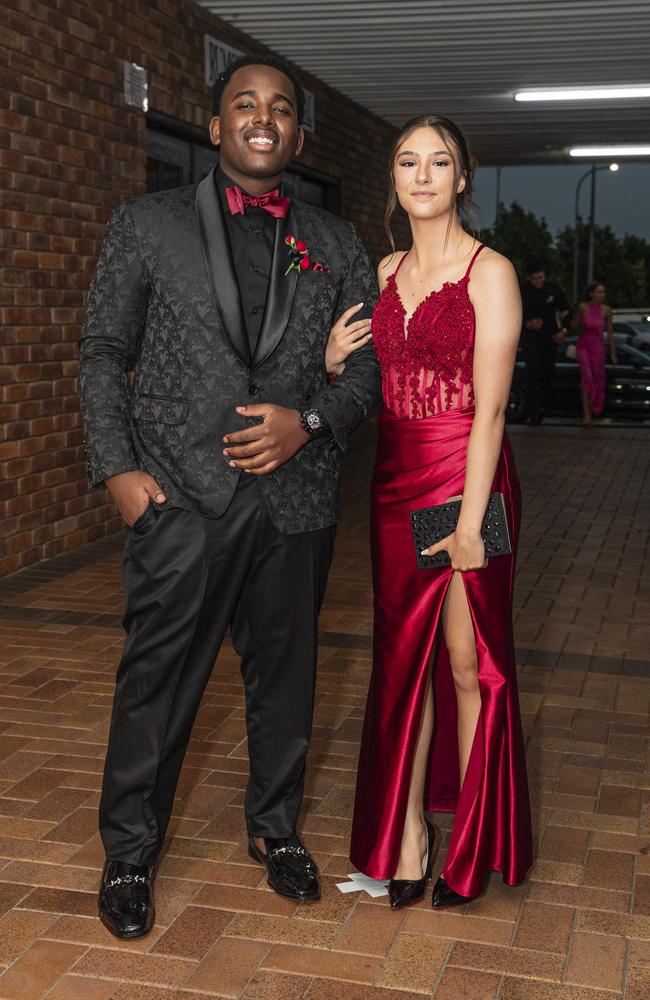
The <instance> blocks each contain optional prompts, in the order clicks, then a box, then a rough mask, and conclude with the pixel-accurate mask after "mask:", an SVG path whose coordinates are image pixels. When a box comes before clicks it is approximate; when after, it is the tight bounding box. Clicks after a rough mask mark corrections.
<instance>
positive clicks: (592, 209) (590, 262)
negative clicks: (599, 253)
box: [573, 163, 618, 303]
mask: <svg viewBox="0 0 650 1000" xmlns="http://www.w3.org/2000/svg"><path fill="white" fill-rule="evenodd" d="M599 170H611V171H612V172H615V171H616V170H618V163H609V164H608V165H607V166H605V165H603V166H601V167H597V166H596V164H595V163H592V165H591V166H590V167H589V170H587V172H586V173H584V174H583V175H582V177H581V178H580V180H579V181H578V183H577V184H576V197H575V209H574V213H573V301H574V303H577V301H578V256H579V250H580V247H579V239H578V218H579V216H578V211H579V207H580V188H581V187H582V185H583V183H584V182H585V181H586V180H587V177H591V199H590V206H589V251H588V258H587V281H588V284H591V283H592V282H593V280H594V229H595V220H596V174H597V172H598V171H599Z"/></svg>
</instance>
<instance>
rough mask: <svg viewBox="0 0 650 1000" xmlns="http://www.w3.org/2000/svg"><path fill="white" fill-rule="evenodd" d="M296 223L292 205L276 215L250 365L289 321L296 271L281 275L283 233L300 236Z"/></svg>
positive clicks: (285, 265) (270, 348) (286, 252)
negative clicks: (261, 312) (282, 214)
mask: <svg viewBox="0 0 650 1000" xmlns="http://www.w3.org/2000/svg"><path fill="white" fill-rule="evenodd" d="M297 230H298V225H297V223H296V216H295V212H294V210H293V206H292V207H291V208H290V209H289V214H288V215H287V217H286V219H276V222H275V240H274V242H273V258H272V261H271V274H270V277H269V290H268V294H267V296H266V308H265V310H264V320H263V322H262V329H261V330H260V335H259V337H258V340H257V347H256V348H255V354H254V355H253V368H257V367H258V365H261V364H262V363H263V362H264V361H266V359H267V358H268V357H269V355H270V354H272V353H273V351H274V350H275V349H276V347H277V346H278V344H279V343H280V341H281V340H282V337H283V336H284V332H285V330H286V328H287V323H288V322H289V317H290V315H291V307H292V306H293V299H294V296H295V294H296V286H297V284H298V273H299V272H298V271H296V270H292V271H289V273H288V274H287V275H286V277H285V273H284V272H285V271H286V269H287V268H288V266H289V264H290V263H291V262H290V260H289V248H288V247H287V245H286V244H285V242H284V238H285V236H286V235H287V233H291V234H292V235H294V236H296V237H297V239H300V234H299V233H298V231H297Z"/></svg>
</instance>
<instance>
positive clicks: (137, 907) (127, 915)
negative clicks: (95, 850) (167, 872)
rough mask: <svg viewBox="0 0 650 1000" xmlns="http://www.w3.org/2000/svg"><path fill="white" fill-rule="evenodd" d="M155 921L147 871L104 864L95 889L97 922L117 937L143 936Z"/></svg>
mask: <svg viewBox="0 0 650 1000" xmlns="http://www.w3.org/2000/svg"><path fill="white" fill-rule="evenodd" d="M155 918H156V914H155V910H154V905H153V892H152V886H151V870H150V869H149V868H146V867H141V866H139V865H127V864H126V863H125V862H123V861H107V862H106V865H105V866H104V874H103V875H102V885H101V889H100V890H99V919H100V920H101V922H102V923H103V925H104V927H106V928H107V930H109V931H110V932H111V934H114V935H115V937H118V938H126V939H128V938H138V937H144V935H145V934H148V933H149V931H150V930H151V928H152V927H153V924H154V920H155Z"/></svg>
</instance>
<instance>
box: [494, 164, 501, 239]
mask: <svg viewBox="0 0 650 1000" xmlns="http://www.w3.org/2000/svg"><path fill="white" fill-rule="evenodd" d="M496 169H497V207H496V211H495V213H494V224H495V225H496V224H497V222H498V221H499V205H500V204H501V167H497V168H496Z"/></svg>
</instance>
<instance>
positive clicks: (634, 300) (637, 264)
mask: <svg viewBox="0 0 650 1000" xmlns="http://www.w3.org/2000/svg"><path fill="white" fill-rule="evenodd" d="M480 237H481V240H482V241H483V242H484V243H487V245H488V246H490V247H493V248H494V249H495V250H498V251H499V253H502V254H504V256H506V257H508V258H509V259H510V260H511V261H512V263H513V264H514V266H515V268H516V269H517V272H518V274H519V275H521V277H522V280H523V278H524V267H525V264H526V261H528V260H531V259H536V260H537V259H539V260H542V261H543V262H544V263H545V264H546V269H547V273H548V274H549V276H551V277H552V278H553V280H554V281H557V283H558V284H559V285H560V286H561V287H562V288H563V289H564V291H565V292H566V294H567V296H568V297H569V298H570V299H571V298H572V297H573V250H574V238H575V230H574V227H573V226H565V227H564V229H561V230H560V231H559V232H558V233H557V235H556V236H555V239H554V238H553V235H552V233H551V231H550V230H549V228H548V226H547V224H546V221H545V219H543V218H542V219H539V218H538V217H537V216H536V215H535V214H534V213H533V212H526V211H524V209H523V208H522V207H521V205H519V204H518V203H517V202H516V201H513V202H512V204H511V205H510V207H509V208H505V207H504V206H503V205H502V206H501V207H500V211H499V217H498V219H497V221H496V223H495V225H494V226H492V227H491V228H489V229H484V230H482V231H481V234H480ZM588 243H589V227H588V225H587V224H586V223H583V222H579V223H578V265H579V266H578V300H581V299H582V296H583V294H584V289H585V286H586V284H587V256H588ZM594 274H595V277H596V280H598V281H602V282H604V284H605V285H606V287H607V301H608V302H609V304H610V305H611V306H613V307H614V308H617V307H619V308H620V307H629V308H642V307H648V306H650V242H648V241H647V240H644V239H642V238H641V237H639V236H623V237H622V238H621V237H619V236H617V235H616V234H615V233H614V231H613V230H612V228H611V226H598V225H597V226H595V228H594Z"/></svg>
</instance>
